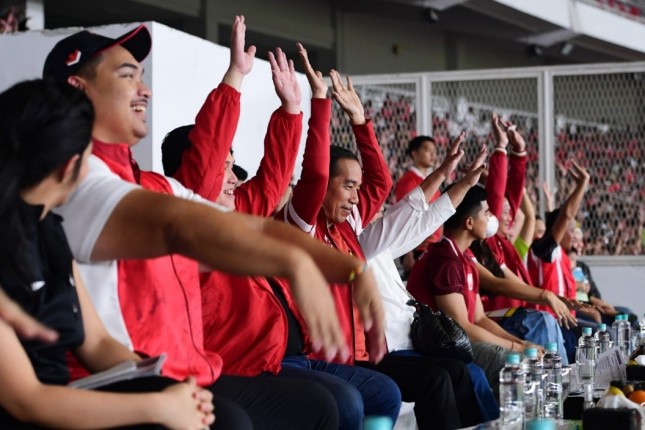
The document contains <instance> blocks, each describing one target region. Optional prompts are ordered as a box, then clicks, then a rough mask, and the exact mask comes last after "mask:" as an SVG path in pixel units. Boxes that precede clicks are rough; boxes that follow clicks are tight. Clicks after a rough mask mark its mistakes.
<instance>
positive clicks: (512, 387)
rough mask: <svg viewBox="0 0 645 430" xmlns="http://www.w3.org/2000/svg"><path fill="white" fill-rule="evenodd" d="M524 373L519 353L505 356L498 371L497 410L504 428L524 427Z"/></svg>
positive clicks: (519, 429)
mask: <svg viewBox="0 0 645 430" xmlns="http://www.w3.org/2000/svg"><path fill="white" fill-rule="evenodd" d="M525 381H526V378H525V375H524V373H523V372H522V369H521V367H520V355H519V354H517V353H514V352H511V353H509V354H508V355H507V356H506V365H505V366H504V367H503V368H502V370H500V371H499V411H500V416H501V420H502V425H503V426H504V428H505V429H518V430H521V429H522V428H523V427H524V385H525Z"/></svg>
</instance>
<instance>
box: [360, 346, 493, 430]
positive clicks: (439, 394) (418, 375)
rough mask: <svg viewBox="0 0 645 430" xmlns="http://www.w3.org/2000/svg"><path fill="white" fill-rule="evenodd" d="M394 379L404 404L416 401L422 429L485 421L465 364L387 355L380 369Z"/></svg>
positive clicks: (377, 368)
mask: <svg viewBox="0 0 645 430" xmlns="http://www.w3.org/2000/svg"><path fill="white" fill-rule="evenodd" d="M357 364H358V365H360V366H365V367H370V368H373V369H376V370H378V371H380V372H383V373H385V374H386V375H388V376H389V377H390V378H392V379H393V380H394V381H395V382H396V383H397V385H398V386H399V389H400V390H401V396H402V399H403V401H404V402H414V403H415V405H414V415H415V417H416V419H417V425H418V426H419V429H420V430H426V429H455V428H461V427H468V426H474V425H476V424H478V423H480V422H482V418H481V412H480V410H479V405H478V403H477V399H476V397H475V392H474V390H473V384H472V381H471V379H470V373H469V372H468V368H467V367H466V365H465V364H464V363H462V362H461V361H458V360H453V359H449V358H440V357H426V356H411V355H410V356H408V355H396V354H387V355H386V356H385V358H383V360H382V361H381V362H380V363H379V364H378V365H376V366H373V365H371V364H370V363H366V362H360V363H357Z"/></svg>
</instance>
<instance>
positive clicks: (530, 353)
mask: <svg viewBox="0 0 645 430" xmlns="http://www.w3.org/2000/svg"><path fill="white" fill-rule="evenodd" d="M524 355H526V356H527V357H528V358H537V356H538V353H537V348H526V349H525V350H524Z"/></svg>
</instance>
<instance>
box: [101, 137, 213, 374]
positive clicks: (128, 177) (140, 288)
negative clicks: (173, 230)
mask: <svg viewBox="0 0 645 430" xmlns="http://www.w3.org/2000/svg"><path fill="white" fill-rule="evenodd" d="M92 153H93V154H94V155H96V156H97V157H99V158H100V159H101V160H103V161H104V162H105V163H106V164H107V165H108V167H109V168H110V169H111V170H112V171H113V172H114V173H116V174H117V175H119V176H120V177H121V178H122V179H123V180H125V181H128V182H132V183H138V184H140V185H141V186H142V187H143V188H145V189H148V190H151V191H156V192H159V193H164V194H173V191H172V188H171V187H170V184H169V183H168V181H167V179H166V178H165V177H164V176H162V175H159V174H157V173H154V172H146V171H141V170H140V169H139V167H138V165H137V163H136V162H135V161H134V160H133V159H132V155H131V152H130V148H129V147H128V145H126V144H105V143H101V142H98V141H96V140H95V141H94V148H93V151H92ZM118 283H119V285H118V291H119V301H120V302H119V304H120V306H121V312H122V315H123V318H124V320H125V324H126V326H127V329H128V333H129V335H130V338H131V341H132V344H133V346H134V350H135V351H139V352H143V353H145V354H147V355H158V354H161V353H163V352H165V353H167V354H168V358H167V360H166V363H165V364H164V369H163V374H164V375H165V376H168V377H171V378H175V379H178V380H183V379H185V378H186V377H188V376H190V375H195V376H196V378H197V382H198V383H199V384H200V385H202V386H207V385H211V384H213V383H214V382H215V381H216V380H217V378H218V377H219V375H220V373H221V369H222V359H221V357H220V356H219V355H218V354H216V353H214V352H208V351H205V350H204V341H203V332H202V326H201V319H202V318H201V317H202V307H201V294H200V287H199V278H198V267H197V263H196V262H195V261H193V260H190V259H187V258H185V257H182V256H180V255H169V256H165V257H159V258H154V259H145V260H119V261H118ZM90 288H91V286H90Z"/></svg>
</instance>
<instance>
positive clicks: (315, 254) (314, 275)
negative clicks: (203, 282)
mask: <svg viewBox="0 0 645 430" xmlns="http://www.w3.org/2000/svg"><path fill="white" fill-rule="evenodd" d="M171 253H177V254H182V255H185V256H187V257H189V258H193V259H195V260H197V261H200V262H202V263H204V264H205V265H207V266H209V267H211V268H213V269H215V270H222V271H226V272H229V273H233V274H238V275H250V276H256V275H257V276H267V277H284V278H286V279H288V280H289V281H290V286H291V288H292V290H293V292H294V297H295V299H296V302H297V304H298V306H299V308H300V310H301V311H302V314H303V316H304V318H305V321H306V322H307V324H308V327H309V329H310V334H311V337H312V339H313V340H314V341H315V342H317V344H318V345H320V346H321V347H323V348H324V349H325V352H326V354H327V356H328V357H329V358H330V359H332V358H333V357H334V356H335V355H336V354H337V353H338V351H341V352H342V354H343V355H345V354H347V349H346V348H347V345H345V341H344V337H343V335H342V332H341V330H340V327H339V324H338V320H337V318H336V311H335V307H334V302H333V299H332V297H331V295H330V292H329V288H328V287H327V282H330V283H346V282H348V281H349V279H350V273H351V272H352V271H356V270H357V268H361V267H362V264H363V263H362V262H361V261H360V260H359V259H357V258H356V257H353V256H350V255H345V254H342V253H340V252H338V251H336V250H335V249H333V248H330V247H329V246H327V245H325V244H324V243H322V242H319V241H316V240H314V239H312V238H310V237H309V236H307V235H306V234H304V233H303V232H301V231H299V230H297V229H295V228H293V227H291V226H289V225H287V224H285V223H282V222H278V221H274V220H272V219H266V218H259V217H253V216H250V215H245V214H240V213H235V214H233V213H222V212H219V211H217V210H215V209H213V208H210V207H208V206H206V205H203V204H199V203H194V202H190V201H186V200H183V199H178V198H175V197H172V196H167V195H161V194H157V193H152V192H148V191H145V190H134V191H130V192H129V193H128V194H126V196H125V197H124V198H123V199H122V200H121V201H120V202H119V203H118V205H117V206H116V208H115V209H114V211H113V212H112V214H111V215H110V217H109V218H108V220H107V222H106V224H105V226H104V227H103V230H102V231H101V233H100V235H99V237H98V240H97V242H96V244H95V245H94V248H93V251H92V259H93V260H113V259H127V258H154V257H157V256H160V255H166V254H171ZM321 272H322V273H321ZM354 282H355V286H354V288H355V289H356V288H357V285H356V283H358V284H359V285H360V286H359V287H358V290H360V291H373V292H374V294H373V295H369V294H365V297H368V296H369V300H368V299H365V300H363V301H359V302H357V306H358V307H359V311H360V312H361V315H363V316H364V318H366V319H365V321H364V323H365V326H366V327H369V326H372V327H376V328H377V330H380V332H381V333H382V329H383V309H382V304H381V302H380V301H379V300H378V292H377V290H376V283H375V280H374V277H373V275H372V273H371V271H366V272H364V273H363V274H362V275H360V276H358V277H357V279H356V280H355V281H354ZM373 297H376V299H374V298H373Z"/></svg>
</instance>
